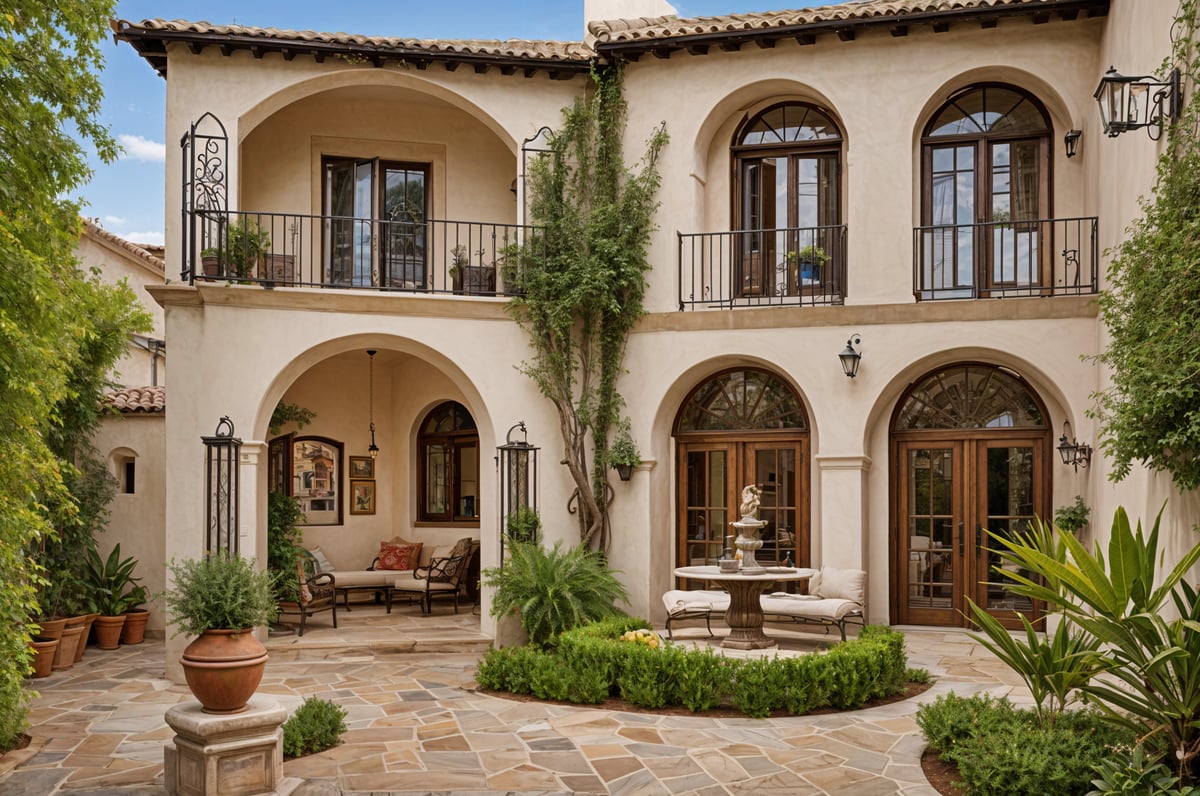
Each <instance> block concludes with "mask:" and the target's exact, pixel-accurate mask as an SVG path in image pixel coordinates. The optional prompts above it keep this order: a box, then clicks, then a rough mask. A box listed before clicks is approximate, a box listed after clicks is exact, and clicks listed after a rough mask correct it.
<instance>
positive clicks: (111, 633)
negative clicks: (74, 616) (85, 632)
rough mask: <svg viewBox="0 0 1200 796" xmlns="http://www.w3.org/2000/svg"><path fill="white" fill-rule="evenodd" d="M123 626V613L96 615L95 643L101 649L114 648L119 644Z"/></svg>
mask: <svg viewBox="0 0 1200 796" xmlns="http://www.w3.org/2000/svg"><path fill="white" fill-rule="evenodd" d="M123 627H125V614H118V615H117V616H98V617H96V644H97V645H98V646H99V647H100V649H102V650H115V649H116V648H117V647H119V646H121V629H122V628H123Z"/></svg>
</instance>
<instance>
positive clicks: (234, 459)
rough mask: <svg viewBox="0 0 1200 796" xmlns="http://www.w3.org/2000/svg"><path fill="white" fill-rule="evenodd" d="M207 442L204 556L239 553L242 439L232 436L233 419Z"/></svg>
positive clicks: (223, 421) (219, 426) (223, 423)
mask: <svg viewBox="0 0 1200 796" xmlns="http://www.w3.org/2000/svg"><path fill="white" fill-rule="evenodd" d="M200 440H201V441H202V442H203V443H204V500H205V503H206V504H207V505H206V507H205V523H204V525H205V529H206V530H205V539H204V555H205V557H206V558H207V557H209V556H212V555H214V554H222V553H224V554H229V555H237V554H238V552H239V549H238V548H239V547H240V544H239V542H238V498H239V495H238V492H239V490H240V488H241V481H240V479H239V475H238V471H239V467H238V462H239V459H240V457H241V449H242V441H241V440H240V439H238V438H237V437H235V436H233V421H232V420H230V419H229V416H228V415H226V416H225V417H222V418H221V420H220V421H219V422H218V423H217V430H216V431H215V432H213V435H212V436H211V437H201V438H200Z"/></svg>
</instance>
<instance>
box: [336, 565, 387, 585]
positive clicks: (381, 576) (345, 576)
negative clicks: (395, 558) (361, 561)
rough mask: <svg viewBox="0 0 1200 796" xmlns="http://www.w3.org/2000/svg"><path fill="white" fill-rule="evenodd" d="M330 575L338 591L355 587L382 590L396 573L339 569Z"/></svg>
mask: <svg viewBox="0 0 1200 796" xmlns="http://www.w3.org/2000/svg"><path fill="white" fill-rule="evenodd" d="M332 574H333V580H334V583H336V584H337V587H338V588H339V589H348V588H351V587H355V586H359V587H361V586H379V587H381V588H382V587H383V586H386V585H387V584H388V581H389V580H391V578H392V576H393V575H396V574H398V573H396V572H392V571H387V570H370V569H350V570H340V569H339V570H335V571H334V572H333V573H332Z"/></svg>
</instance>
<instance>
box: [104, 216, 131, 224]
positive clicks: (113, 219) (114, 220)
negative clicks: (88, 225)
mask: <svg viewBox="0 0 1200 796" xmlns="http://www.w3.org/2000/svg"><path fill="white" fill-rule="evenodd" d="M128 222H129V219H127V218H121V217H120V216H105V217H104V223H106V224H112V225H113V226H117V227H121V226H124V225H125V224H126V223H128Z"/></svg>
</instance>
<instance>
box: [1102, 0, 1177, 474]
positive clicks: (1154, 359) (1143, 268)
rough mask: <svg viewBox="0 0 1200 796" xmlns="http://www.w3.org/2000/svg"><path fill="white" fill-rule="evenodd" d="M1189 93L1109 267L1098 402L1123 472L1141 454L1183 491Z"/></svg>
mask: <svg viewBox="0 0 1200 796" xmlns="http://www.w3.org/2000/svg"><path fill="white" fill-rule="evenodd" d="M1196 7H1197V0H1183V2H1182V3H1181V4H1180V7H1179V12H1178V14H1177V16H1176V21H1175V28H1174V30H1173V32H1172V39H1173V42H1174V44H1173V48H1172V49H1173V52H1172V56H1171V63H1172V64H1173V65H1175V66H1178V67H1180V69H1181V70H1182V72H1183V76H1184V85H1185V86H1191V87H1194V86H1196V85H1197V84H1198V81H1200V65H1198V63H1197V58H1196ZM1185 93H1188V92H1185ZM1190 95H1191V96H1190V97H1189V98H1188V102H1187V105H1186V106H1185V107H1184V109H1183V115H1182V117H1181V118H1180V119H1179V121H1177V122H1175V123H1174V124H1173V125H1170V126H1169V127H1168V128H1167V135H1168V141H1167V145H1166V147H1165V150H1164V152H1163V154H1162V157H1160V158H1159V161H1158V181H1157V184H1156V186H1155V189H1154V195H1153V197H1152V198H1151V199H1150V200H1148V201H1143V203H1142V210H1143V215H1142V217H1141V218H1139V219H1137V220H1136V221H1135V222H1134V223H1133V224H1132V226H1131V227H1130V229H1129V236H1128V237H1127V238H1126V239H1125V241H1124V242H1123V243H1121V245H1120V246H1118V247H1117V248H1116V251H1115V255H1114V257H1113V260H1112V262H1111V264H1110V265H1109V269H1108V280H1109V288H1108V290H1106V291H1104V292H1103V293H1102V294H1101V295H1100V299H1099V304H1100V315H1101V318H1103V320H1104V322H1105V324H1106V325H1107V326H1108V329H1109V333H1110V335H1111V337H1110V340H1109V343H1108V346H1107V347H1106V348H1105V350H1104V352H1103V353H1101V354H1100V357H1099V359H1100V361H1101V362H1102V363H1104V364H1106V365H1108V366H1109V367H1110V368H1111V369H1112V386H1111V387H1109V389H1107V390H1105V391H1103V392H1100V393H1098V394H1097V395H1096V398H1097V402H1096V408H1095V415H1096V416H1097V417H1099V418H1100V420H1101V421H1102V431H1101V438H1100V441H1101V445H1102V447H1103V449H1104V452H1105V454H1107V455H1108V456H1109V457H1110V458H1111V459H1112V461H1113V472H1112V477H1113V478H1114V479H1116V480H1119V479H1121V478H1124V477H1125V476H1126V475H1128V474H1129V471H1130V468H1131V466H1132V464H1133V463H1134V462H1142V463H1144V464H1145V465H1146V466H1147V467H1149V468H1150V469H1152V470H1160V471H1164V470H1165V471H1166V472H1168V473H1170V475H1171V477H1172V478H1173V479H1174V482H1175V485H1176V486H1177V487H1179V488H1180V489H1184V490H1187V489H1195V488H1196V487H1197V486H1200V135H1198V132H1200V125H1198V123H1200V93H1198V92H1196V91H1195V90H1191V91H1190Z"/></svg>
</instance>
